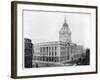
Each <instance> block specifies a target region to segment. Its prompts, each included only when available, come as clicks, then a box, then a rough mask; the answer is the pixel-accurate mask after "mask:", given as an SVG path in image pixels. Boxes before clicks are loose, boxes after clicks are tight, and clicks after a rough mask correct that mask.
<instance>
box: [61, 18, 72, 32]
mask: <svg viewBox="0 0 100 80" xmlns="http://www.w3.org/2000/svg"><path fill="white" fill-rule="evenodd" d="M63 32H66V33H68V34H71V31H70V29H69V26H68V24H67V23H66V17H65V19H64V24H63V26H62V28H61V30H60V33H63Z"/></svg>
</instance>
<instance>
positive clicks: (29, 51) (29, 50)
mask: <svg viewBox="0 0 100 80" xmlns="http://www.w3.org/2000/svg"><path fill="white" fill-rule="evenodd" d="M24 51H25V55H24V67H25V68H32V60H33V44H32V42H31V40H30V39H28V38H25V39H24Z"/></svg>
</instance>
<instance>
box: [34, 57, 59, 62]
mask: <svg viewBox="0 0 100 80" xmlns="http://www.w3.org/2000/svg"><path fill="white" fill-rule="evenodd" d="M34 60H39V61H51V62H58V58H57V57H41V56H35V57H34Z"/></svg>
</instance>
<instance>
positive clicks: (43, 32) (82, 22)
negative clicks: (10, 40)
mask: <svg viewBox="0 0 100 80" xmlns="http://www.w3.org/2000/svg"><path fill="white" fill-rule="evenodd" d="M65 17H66V23H67V24H68V25H69V28H70V30H71V39H72V43H76V44H78V45H83V46H84V47H85V48H89V47H90V46H89V45H90V43H89V42H90V41H89V37H90V36H89V35H90V34H89V33H90V32H89V30H90V14H86V13H67V12H51V11H48V12H46V11H27V10H25V11H23V28H24V31H23V32H24V38H29V39H31V40H32V43H33V44H36V43H40V42H49V41H59V31H60V29H61V27H62V25H63V23H64V18H65Z"/></svg>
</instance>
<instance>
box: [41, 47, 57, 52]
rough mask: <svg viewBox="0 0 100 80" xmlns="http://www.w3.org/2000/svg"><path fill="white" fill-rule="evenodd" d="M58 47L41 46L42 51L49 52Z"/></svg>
mask: <svg viewBox="0 0 100 80" xmlns="http://www.w3.org/2000/svg"><path fill="white" fill-rule="evenodd" d="M56 49H57V48H56V47H40V52H48V51H50V50H52V51H53V50H56Z"/></svg>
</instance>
